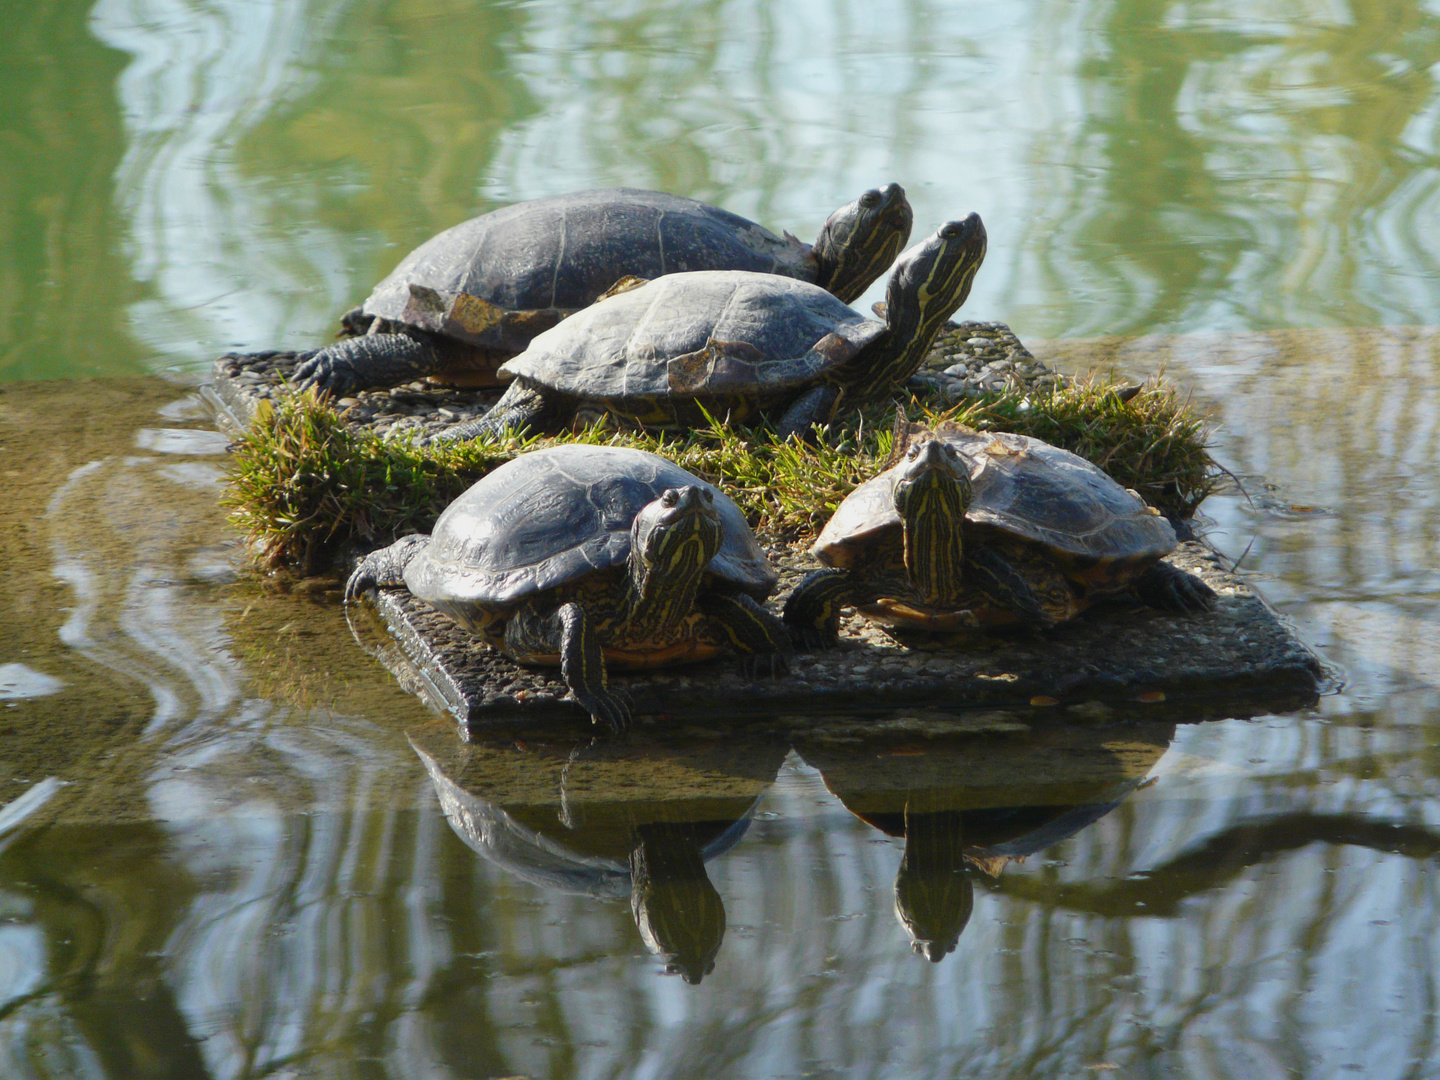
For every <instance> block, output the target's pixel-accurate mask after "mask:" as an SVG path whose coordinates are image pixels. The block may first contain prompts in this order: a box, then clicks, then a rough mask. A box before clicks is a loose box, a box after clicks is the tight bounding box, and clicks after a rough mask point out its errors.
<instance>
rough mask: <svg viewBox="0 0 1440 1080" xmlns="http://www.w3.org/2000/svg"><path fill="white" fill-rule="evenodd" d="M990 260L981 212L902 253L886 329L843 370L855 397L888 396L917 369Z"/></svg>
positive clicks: (889, 299) (849, 391)
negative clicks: (985, 263)
mask: <svg viewBox="0 0 1440 1080" xmlns="http://www.w3.org/2000/svg"><path fill="white" fill-rule="evenodd" d="M984 260H985V226H984V225H983V224H982V223H981V221H980V215H979V214H971V215H970V216H969V217H967V218H964V219H963V220H961V221H947V222H946V223H945V224H944V225H942V226H940V229H939V231H938V232H936V233H935V235H934V236H932V237H930V238H929V239H928V240H925V241H923V242H921V243H919V244H916V245H915V246H914V247H912V248H911V249H910V250H909V251H907V252H905V254H904V255H901V256H900V259H899V261H898V262H896V264H895V268H894V269H893V270H891V271H890V286H889V288H888V289H887V291H886V294H885V314H884V318H885V327H886V332H885V333H884V334H883V335H881V337H880V338H878V339H877V340H876V341H874V342H873V343H871V344H870V345H869V346H867V347H866V348H864V349H862V350H861V351H860V352H859V353H857V354H856V355H855V356H854V357H853V358H852V360H851V361H850V365H849V369H848V370H847V371H846V372H845V373H844V375H843V376H842V381H843V382H844V383H845V392H846V394H847V395H849V397H850V398H851V399H852V400H854V401H855V402H856V403H857V404H858V403H860V402H865V401H872V400H874V399H875V398H878V397H883V396H885V395H887V394H889V393H890V392H891V391H893V390H894V389H896V388H897V387H899V386H900V385H901V384H902V383H904V382H905V380H906V379H908V378H910V376H911V375H914V374H915V372H916V371H917V370H918V369H919V367H920V363H921V361H923V360H924V359H925V354H926V353H927V352H929V351H930V343H931V342H933V341H934V340H935V335H936V334H938V333H939V332H940V328H941V327H942V326H944V325H945V321H946V320H947V319H949V318H950V316H951V315H953V314H955V311H956V309H958V308H959V307H960V305H961V304H963V303H964V302H965V298H966V297H967V296H969V295H970V285H971V283H972V282H973V281H974V280H975V271H977V270H979V269H980V264H981V263H982V262H984ZM877 310H878V308H877Z"/></svg>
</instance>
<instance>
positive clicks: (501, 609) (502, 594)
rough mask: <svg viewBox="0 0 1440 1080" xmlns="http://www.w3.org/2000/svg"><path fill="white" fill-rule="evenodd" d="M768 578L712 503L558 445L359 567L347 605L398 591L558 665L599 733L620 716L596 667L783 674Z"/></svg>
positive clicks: (516, 654) (595, 450) (684, 486)
mask: <svg viewBox="0 0 1440 1080" xmlns="http://www.w3.org/2000/svg"><path fill="white" fill-rule="evenodd" d="M777 579H778V576H777V574H776V572H775V570H774V568H773V567H772V566H771V565H770V562H769V560H768V559H767V558H766V557H765V553H764V552H763V551H761V549H760V545H759V544H758V543H757V542H756V540H755V536H754V534H752V533H751V531H750V528H749V526H748V525H747V524H746V522H745V516H744V515H743V514H742V513H741V512H740V509H739V507H737V506H736V505H735V504H734V503H733V502H731V501H730V500H729V499H728V498H726V497H725V495H724V494H722V493H721V492H720V491H719V490H718V489H717V488H715V487H713V486H712V485H710V484H707V483H706V482H705V481H703V480H701V479H700V478H699V477H697V476H694V475H692V474H691V473H688V472H686V471H685V470H684V469H682V468H680V467H679V466H678V465H676V464H674V463H673V462H670V461H666V460H665V459H664V458H662V457H658V456H657V455H655V454H650V453H646V452H645V451H642V450H631V449H626V448H622V447H610V446H577V445H568V446H555V447H551V448H549V449H546V450H537V451H534V452H533V453H529V454H522V455H521V456H519V457H517V458H515V459H513V460H511V461H508V462H506V463H505V464H504V465H501V466H500V467H499V468H497V469H495V470H494V471H493V472H491V473H489V474H487V475H486V476H484V477H483V478H481V479H480V480H479V481H477V482H476V483H475V484H474V485H473V486H472V487H471V488H470V489H469V490H468V491H466V492H465V493H464V494H463V495H461V496H460V497H459V498H458V499H456V500H455V501H454V502H453V503H451V504H450V505H449V506H448V507H447V508H446V509H445V512H444V513H442V514H441V515H440V518H439V520H438V521H437V522H436V523H435V529H434V531H433V533H431V534H430V535H429V536H423V535H420V536H406V537H402V538H401V539H400V540H398V541H396V542H395V543H394V544H392V545H390V546H389V547H387V548H383V549H381V550H379V551H376V552H372V553H371V554H370V555H368V556H366V557H365V558H364V559H363V560H362V561H361V562H360V564H359V565H358V566H357V567H356V568H355V571H354V572H353V573H352V574H351V576H350V579H349V581H348V582H346V585H345V597H346V599H347V600H352V599H354V598H356V597H357V596H359V595H360V593H362V592H363V591H364V590H366V589H368V588H371V587H372V586H376V585H399V584H404V585H405V586H406V587H407V588H408V589H409V590H410V592H411V593H412V594H414V595H415V596H417V597H419V598H420V599H422V600H425V601H427V602H428V603H430V604H432V605H433V606H434V607H436V608H438V609H439V610H441V611H443V612H445V613H446V614H447V615H449V616H451V617H452V618H453V619H455V620H456V621H457V622H459V623H460V624H461V625H462V626H464V627H466V628H467V629H469V630H471V631H473V632H475V633H477V634H480V635H481V636H482V637H484V639H485V640H486V641H488V642H489V643H490V644H491V645H493V646H494V647H495V648H497V649H499V650H500V651H501V652H503V653H505V654H506V655H507V656H509V657H510V658H511V659H514V660H517V661H519V662H520V663H523V664H541V665H551V666H558V667H559V668H560V672H561V676H562V678H563V679H564V680H565V685H566V686H567V687H568V688H569V690H570V693H571V696H572V697H573V698H574V699H575V701H577V702H578V703H579V704H580V705H581V706H582V707H583V708H584V709H585V710H586V711H587V712H588V713H589V714H590V716H591V718H592V719H593V720H594V721H595V722H596V723H603V724H606V725H608V726H609V727H610V728H611V729H612V730H614V731H616V732H619V731H622V730H624V729H625V728H626V727H627V725H628V724H629V721H630V705H629V703H628V701H627V700H626V698H625V697H624V695H623V694H621V693H617V692H616V691H614V690H612V689H611V688H610V681H609V674H608V671H607V665H609V664H618V665H620V666H623V667H632V668H647V667H655V666H658V665H661V664H678V663H684V662H689V661H696V660H704V659H708V658H709V657H712V656H716V655H718V654H720V653H722V652H725V651H730V652H738V653H741V654H742V655H744V656H745V658H746V661H747V663H746V667H747V670H748V671H749V673H750V674H751V675H752V677H753V676H754V675H755V674H757V673H758V672H759V670H760V669H761V668H767V669H768V670H769V672H770V673H771V674H772V675H775V674H779V673H783V672H785V671H786V670H788V666H789V656H790V652H791V645H790V635H789V632H788V631H787V630H786V628H785V625H784V624H783V623H782V622H781V621H780V619H779V618H777V617H776V616H775V615H773V614H771V613H770V612H769V611H767V610H766V609H765V608H764V607H763V606H761V603H760V601H763V600H764V599H765V597H767V596H768V595H769V594H770V593H771V592H772V591H773V590H774V588H775V585H776V581H777Z"/></svg>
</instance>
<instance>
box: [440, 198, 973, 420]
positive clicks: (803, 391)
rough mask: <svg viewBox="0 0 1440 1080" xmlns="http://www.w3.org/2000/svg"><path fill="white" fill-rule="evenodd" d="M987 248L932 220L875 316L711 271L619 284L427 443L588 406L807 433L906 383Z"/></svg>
mask: <svg viewBox="0 0 1440 1080" xmlns="http://www.w3.org/2000/svg"><path fill="white" fill-rule="evenodd" d="M984 257H985V226H984V224H983V223H982V222H981V220H980V216H979V215H978V214H970V215H969V216H968V217H966V218H965V219H963V220H960V221H950V222H947V223H946V224H944V225H942V226H941V227H940V229H939V230H938V231H937V232H936V233H935V234H934V235H933V236H931V237H929V238H928V239H926V240H924V241H922V242H921V243H919V244H917V245H915V246H914V247H913V248H911V249H910V250H909V251H907V252H905V254H904V255H902V256H901V257H900V258H899V260H898V261H897V262H896V264H895V266H894V268H893V269H892V271H891V274H890V281H889V287H888V290H887V300H886V306H885V321H883V322H880V321H876V320H875V319H869V318H866V317H865V316H863V315H861V314H860V313H859V312H857V311H856V310H855V309H854V308H852V307H850V306H849V305H848V304H845V303H843V302H842V301H841V300H840V299H839V298H838V297H836V296H834V295H833V294H832V293H829V292H826V291H825V290H824V289H822V288H819V287H818V286H816V285H812V284H809V283H808V282H804V281H798V280H795V279H793V278H785V277H778V276H776V275H774V274H756V273H753V272H747V271H740V270H711V271H695V272H691V273H684V274H669V275H667V276H665V277H662V278H657V279H656V280H653V281H647V282H643V283H640V282H629V283H625V284H624V285H622V286H620V287H618V288H617V289H616V290H615V291H614V292H613V293H612V294H611V295H609V296H607V297H605V298H604V299H602V300H600V301H599V302H597V303H595V304H593V305H591V306H590V307H588V308H586V309H585V310H584V311H582V312H579V313H578V314H575V315H572V316H570V318H568V319H566V320H565V321H564V322H562V323H560V324H559V325H558V326H556V327H554V328H553V329H550V330H547V331H545V333H543V334H539V335H537V336H536V337H535V339H534V340H533V341H532V342H531V343H530V347H529V348H528V349H526V350H525V351H524V352H523V353H521V354H520V355H519V356H516V357H514V358H513V359H511V360H507V361H506V362H505V363H504V364H503V365H501V367H500V371H499V374H500V376H501V378H507V379H510V380H512V381H511V383H510V386H509V388H508V389H507V390H506V391H505V393H504V395H503V396H502V397H501V398H500V400H499V401H498V402H496V404H495V405H494V407H492V408H491V409H490V410H489V411H488V412H487V413H485V414H484V415H483V416H481V417H480V418H479V419H476V420H471V421H468V422H466V423H463V424H458V425H455V426H454V427H451V428H447V429H446V430H444V431H442V432H441V433H440V434H439V435H437V436H436V437H435V439H436V441H439V442H447V441H455V440H460V439H468V438H477V437H495V436H498V435H499V434H500V433H501V432H503V431H505V430H507V429H511V430H521V429H526V428H528V429H530V430H531V431H532V432H535V431H545V430H555V429H558V428H560V427H562V426H564V425H565V424H566V423H574V422H575V421H580V422H584V421H586V420H588V419H590V418H591V415H592V414H593V413H595V412H599V413H601V414H608V415H612V416H615V417H618V418H620V419H621V420H623V421H626V422H629V423H633V424H638V425H640V426H642V427H659V428H674V429H685V428H687V427H691V426H693V425H695V424H698V423H704V422H706V417H707V416H709V417H720V418H728V419H729V420H732V421H743V420H747V419H749V418H751V416H752V415H754V414H755V413H767V412H770V413H778V419H777V420H776V428H777V430H778V432H779V433H780V435H781V436H788V435H790V434H792V433H802V434H803V433H805V432H807V431H808V430H809V428H810V426H811V425H812V424H814V423H817V422H825V421H828V420H829V419H830V417H831V416H832V415H833V413H834V411H835V408H836V407H837V405H838V403H839V401H840V400H841V398H842V397H843V398H844V400H845V401H846V402H847V403H849V404H857V405H858V404H863V403H865V402H867V401H870V400H872V399H875V398H878V397H882V396H884V395H885V394H888V393H889V392H891V391H892V390H893V389H894V388H896V387H898V386H900V385H901V384H902V383H904V382H905V380H906V379H908V378H909V377H910V376H911V375H912V374H913V373H914V372H915V370H916V369H917V368H918V367H919V366H920V362H921V360H923V359H924V357H925V353H926V351H927V350H928V349H929V347H930V343H931V342H932V341H933V340H934V338H935V335H936V333H937V332H938V331H939V330H940V327H941V326H943V325H944V324H945V322H946V320H947V319H949V318H950V316H951V315H952V314H953V313H954V312H955V310H956V309H957V308H959V307H960V305H961V304H963V303H964V302H965V298H966V296H968V295H969V292H970V285H971V283H972V282H973V281H974V278H975V272H976V271H977V270H978V269H979V267H980V264H981V262H982V261H983V259H984Z"/></svg>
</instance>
